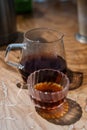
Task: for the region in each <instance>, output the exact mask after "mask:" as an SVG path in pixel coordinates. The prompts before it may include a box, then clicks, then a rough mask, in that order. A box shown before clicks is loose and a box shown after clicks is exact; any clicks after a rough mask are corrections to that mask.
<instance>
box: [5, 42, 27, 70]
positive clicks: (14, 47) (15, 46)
mask: <svg viewBox="0 0 87 130" xmlns="http://www.w3.org/2000/svg"><path fill="white" fill-rule="evenodd" d="M25 48H26V45H25V44H24V43H16V44H15V43H13V44H9V45H8V46H7V48H6V53H5V62H6V63H7V64H8V65H10V66H14V67H16V68H18V69H23V68H24V66H22V65H21V64H19V63H15V62H13V61H10V60H9V58H8V56H9V53H10V51H11V50H19V49H25Z"/></svg>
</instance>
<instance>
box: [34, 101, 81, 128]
mask: <svg viewBox="0 0 87 130" xmlns="http://www.w3.org/2000/svg"><path fill="white" fill-rule="evenodd" d="M67 102H68V105H69V108H68V112H66V113H65V114H64V116H61V117H58V118H57V117H56V118H54V115H57V111H55V113H53V112H52V113H51V115H50V116H48V114H49V113H48V112H45V111H44V110H42V109H40V108H36V112H37V113H38V114H39V115H40V116H41V117H43V118H44V119H46V120H47V121H49V122H51V123H53V124H56V125H62V126H63V125H71V124H73V123H75V122H77V121H78V120H80V118H81V116H82V109H81V107H80V105H79V104H78V103H77V102H76V101H73V100H71V99H67Z"/></svg>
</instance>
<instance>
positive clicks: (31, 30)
mask: <svg viewBox="0 0 87 130" xmlns="http://www.w3.org/2000/svg"><path fill="white" fill-rule="evenodd" d="M37 30H49V31H50V32H56V33H57V39H56V40H53V41H50V42H46V43H54V42H58V41H61V40H62V38H63V37H64V34H63V33H62V32H58V31H57V30H56V29H52V28H46V27H41V28H33V29H30V30H28V31H26V32H25V33H24V38H25V39H26V40H27V41H28V42H32V43H34V44H35V43H36V44H39V43H43V42H39V41H34V40H32V39H29V38H28V37H27V36H26V35H27V34H28V33H31V32H33V31H37ZM58 35H60V38H58ZM44 44H45V43H44Z"/></svg>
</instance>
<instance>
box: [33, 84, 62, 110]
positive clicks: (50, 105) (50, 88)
mask: <svg viewBox="0 0 87 130" xmlns="http://www.w3.org/2000/svg"><path fill="white" fill-rule="evenodd" d="M34 88H35V89H37V90H39V91H42V92H50V93H52V92H58V91H62V89H63V87H62V86H60V85H59V84H57V83H52V82H43V83H38V84H36V85H35V86H34ZM50 96H51V95H50ZM43 98H44V100H45V97H43ZM43 98H42V101H39V100H37V98H34V97H32V96H31V99H32V100H33V102H34V104H36V105H37V106H39V107H41V108H43V109H48V110H50V109H55V108H56V107H57V106H58V105H60V104H61V103H62V102H63V101H64V98H63V99H61V100H59V99H57V101H56V102H54V99H53V97H52V100H51V101H49V102H47V101H46V100H45V101H43ZM40 99H41V95H40Z"/></svg>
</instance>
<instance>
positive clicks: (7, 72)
mask: <svg viewBox="0 0 87 130" xmlns="http://www.w3.org/2000/svg"><path fill="white" fill-rule="evenodd" d="M34 7H35V8H34V13H33V15H30V14H25V15H18V16H17V28H18V31H19V32H26V31H27V30H29V29H32V28H35V27H51V28H55V29H56V30H58V31H61V32H63V33H64V34H65V37H64V45H65V51H66V60H67V65H68V68H70V69H71V70H73V71H79V72H82V73H83V84H82V85H81V86H80V87H79V88H78V89H75V90H72V91H69V93H68V98H70V99H72V100H76V102H77V103H79V105H80V106H81V108H82V111H83V113H82V116H81V118H80V119H79V120H78V121H77V122H76V123H75V124H74V125H73V124H71V125H64V126H61V125H55V124H54V123H50V122H48V121H47V120H45V119H43V118H42V117H41V116H39V115H38V114H37V112H35V110H34V108H33V106H32V105H31V103H30V99H29V96H28V90H26V89H20V88H18V87H17V86H16V84H17V83H18V82H20V81H21V76H20V74H19V72H18V70H17V69H16V68H13V67H10V66H8V65H7V64H6V63H5V61H4V55H5V49H6V47H1V48H0V130H31V129H32V130H53V129H54V130H72V128H73V127H74V128H75V129H73V130H82V128H84V130H87V110H86V103H87V102H86V99H87V45H86V44H80V43H79V42H77V41H76V40H75V34H76V32H77V31H78V25H77V23H78V22H77V10H76V5H74V4H72V3H59V2H55V3H52V4H51V3H50V4H48V3H46V4H42V5H34ZM19 56H20V52H19V51H13V52H11V54H10V57H9V58H10V59H11V60H14V61H19Z"/></svg>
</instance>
